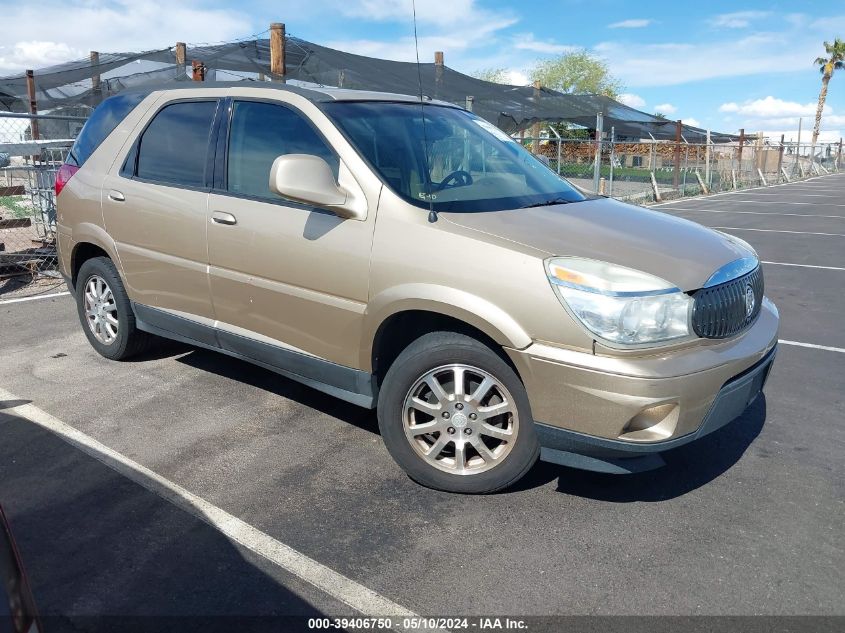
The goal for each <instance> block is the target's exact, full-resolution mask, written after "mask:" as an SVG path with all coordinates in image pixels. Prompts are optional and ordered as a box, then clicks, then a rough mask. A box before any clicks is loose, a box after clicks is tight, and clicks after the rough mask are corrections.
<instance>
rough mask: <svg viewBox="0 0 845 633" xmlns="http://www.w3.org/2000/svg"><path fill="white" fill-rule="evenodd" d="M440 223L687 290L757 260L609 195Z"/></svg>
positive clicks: (717, 237)
mask: <svg viewBox="0 0 845 633" xmlns="http://www.w3.org/2000/svg"><path fill="white" fill-rule="evenodd" d="M439 217H440V218H443V219H445V220H447V221H448V222H452V223H453V224H457V225H459V226H462V227H466V228H469V229H473V230H476V231H482V232H484V233H487V234H490V235H495V236H497V237H499V238H502V239H506V240H510V241H512V242H518V243H520V244H522V245H525V246H529V247H532V248H534V249H537V250H539V251H543V252H545V253H547V254H548V256H550V257H551V256H563V255H569V256H574V257H587V258H590V259H597V260H601V261H605V262H609V263H612V264H617V265H619V266H627V267H628V268H633V269H636V270H640V271H643V272H646V273H650V274H652V275H655V276H657V277H660V278H661V279H665V280H666V281H669V282H671V283H673V284H675V285H676V286H677V287H678V288H680V289H681V290H684V291H690V290H696V289H698V288H701V287H702V286H703V285H704V283H705V282H706V281H707V280H708V279H709V278H710V276H711V275H712V274H713V273H714V272H716V270H718V269H719V268H721V267H722V266H724V265H725V264H728V263H730V262H732V261H734V260H736V259H739V258H742V257H749V256H752V255H754V253H753V252H751V251H749V250H748V248H747V247H745V246H743V245H742V244H741V243H739V242H734V241H732V240H730V239H729V238H727V237H726V236H725V235H723V234H721V233H718V232H716V231H714V230H712V229H708V228H706V227H704V226H701V225H700V224H696V223H695V222H690V221H689V220H684V219H681V218H676V217H674V216H671V215H668V214H666V213H662V212H660V211H653V210H651V209H644V208H642V207H637V206H633V205H630V204H626V203H624V202H619V201H618V200H613V199H610V198H598V199H594V200H587V201H585V202H573V203H569V204H562V205H554V206H548V207H534V208H529V209H513V210H506V211H483V212H477V213H472V212H470V213H467V212H463V213H451V212H441V213H440V214H439Z"/></svg>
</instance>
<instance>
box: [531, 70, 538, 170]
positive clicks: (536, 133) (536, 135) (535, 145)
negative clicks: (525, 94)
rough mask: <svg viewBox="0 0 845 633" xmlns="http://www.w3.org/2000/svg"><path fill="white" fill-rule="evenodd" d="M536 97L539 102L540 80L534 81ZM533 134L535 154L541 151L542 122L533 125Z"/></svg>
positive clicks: (532, 145) (533, 150)
mask: <svg viewBox="0 0 845 633" xmlns="http://www.w3.org/2000/svg"><path fill="white" fill-rule="evenodd" d="M534 99H535V100H536V101H537V102H538V105H539V101H540V82H539V80H538V81H535V82H534ZM531 136H532V137H534V141H533V142H532V143H531V153H532V154H534V155H535V156H536V155H537V154H539V153H540V122H539V121H538V122H537V123H535V124H534V125H533V126H531Z"/></svg>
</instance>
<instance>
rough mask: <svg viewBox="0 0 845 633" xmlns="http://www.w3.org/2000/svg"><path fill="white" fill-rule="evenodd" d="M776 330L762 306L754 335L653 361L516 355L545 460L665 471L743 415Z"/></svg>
mask: <svg viewBox="0 0 845 633" xmlns="http://www.w3.org/2000/svg"><path fill="white" fill-rule="evenodd" d="M777 329H778V313H777V309H776V308H775V306H774V304H772V303H771V302H770V301H768V300H767V299H765V300H764V302H763V307H762V310H761V312H760V316H759V317H758V319H757V321H756V322H755V323H754V325H752V326H751V327H750V328H749V329H748V330H747V331H746V332H744V333H743V334H742V335H740V336H738V337H735V338H734V339H731V340H728V341H719V342H710V341H707V342H704V343H703V344H702V345H699V346H693V347H691V348H686V349H679V350H675V351H674V352H671V351H670V352H663V353H662V354H661V355H654V356H649V357H630V356H624V357H620V356H617V357H607V356H597V355H591V354H584V353H582V352H575V351H571V350H562V349H560V348H552V347H551V346H545V345H543V346H540V345H532V346H530V347H529V348H528V349H526V350H522V351H517V350H509V353H510V355H511V358H512V359H513V360H514V363H515V364H516V365H517V368H518V369H519V371H520V375H521V376H522V378H523V381H524V383H525V386H526V390H527V391H528V396H529V400H530V402H531V408H532V413H533V417H534V419H535V420H536V421H537V433H538V436H539V439H540V443H541V446H543V454H542V455H543V458H544V459H546V460H548V461H554V462H557V463H563V464H566V465H568V466H575V467H579V468H585V469H588V470H598V471H602V472H615V473H623V472H636V471H641V470H649V469H652V468H656V467H658V466H660V465H662V463H663V462H662V460H661V459H660V458H659V457H658V456H657V454H658V453H659V452H662V451H666V450H669V449H672V448H676V447H678V446H681V445H683V444H687V443H689V442H692V441H694V440H696V439H699V438H700V437H702V436H704V435H707V434H708V433H711V432H713V431H715V430H716V429H718V428H720V427H722V426H724V425H725V424H727V423H728V422H730V421H731V420H733V419H735V418H736V417H737V416H739V415H740V414H741V413H742V412H743V411H744V410H745V409H746V407H747V406H748V405H749V404H750V403H751V401H753V400H754V398H755V397H756V396H757V395H758V394H759V392H760V390H761V389H762V388H763V384H764V383H765V380H766V378H767V377H768V374H769V370H770V369H771V366H772V362H773V361H774V357H775V348H776V345H777ZM539 352H546V353H544V354H542V355H541V354H540V353H539ZM549 352H551V353H549ZM632 458H639V459H636V460H635V459H632Z"/></svg>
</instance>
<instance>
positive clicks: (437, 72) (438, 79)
mask: <svg viewBox="0 0 845 633" xmlns="http://www.w3.org/2000/svg"><path fill="white" fill-rule="evenodd" d="M443 66H445V62H444V61H443V51H434V96H435V97H439V96H440V92H441V90H440V89H441V88H442V86H443Z"/></svg>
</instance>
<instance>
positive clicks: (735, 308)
mask: <svg viewBox="0 0 845 633" xmlns="http://www.w3.org/2000/svg"><path fill="white" fill-rule="evenodd" d="M749 287H750V288H751V290H752V291H753V293H754V306H753V307H752V309H751V313H750V314H749V312H748V303H747V300H746V293H747V292H748V290H747V289H748V288H749ZM693 299H694V303H693V307H692V329H693V331H694V332H695V333H696V334H698V336H701V337H703V338H727V337H729V336H733V335H734V334H736V333H738V332H740V331H742V330H743V329H745V328H746V327H748V326H749V325H751V323H753V322H754V319H756V318H757V315H758V314H760V306H761V305H762V303H763V269H762V268H760V267H759V266H758V267H757V268H756V269H754V270H753V271H751V272H750V273H748V274H747V275H743V276H742V277H737V278H736V279H733V280H731V281H727V282H725V283H723V284H719V285H718V286H712V287H711V288H702V289H701V290H698V291H697V292H695V294H693Z"/></svg>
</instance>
